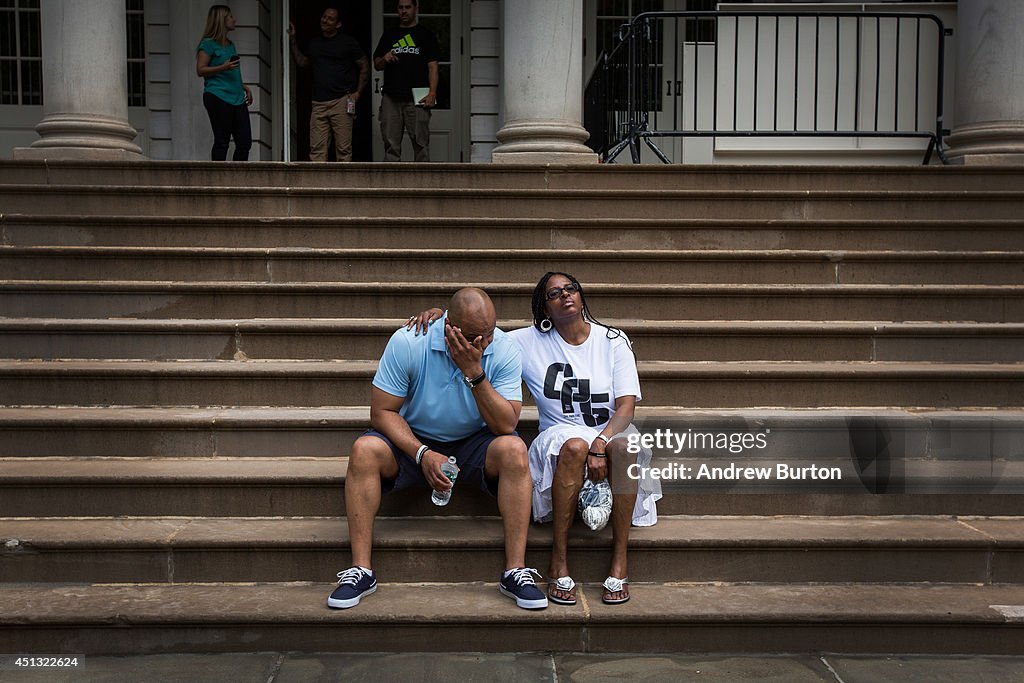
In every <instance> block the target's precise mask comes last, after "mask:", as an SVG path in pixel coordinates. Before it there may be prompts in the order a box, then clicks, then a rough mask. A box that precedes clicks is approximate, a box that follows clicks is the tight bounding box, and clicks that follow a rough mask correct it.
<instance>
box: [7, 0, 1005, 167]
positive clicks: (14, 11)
mask: <svg viewBox="0 0 1024 683" xmlns="http://www.w3.org/2000/svg"><path fill="white" fill-rule="evenodd" d="M210 4H211V3H210V2H208V1H205V0H204V1H202V2H200V1H197V0H5V1H4V2H0V40H2V43H3V45H2V49H0V96H2V97H0V122H2V123H0V157H12V156H13V157H16V158H91V159H96V158H109V159H131V158H150V159H167V160H203V159H208V158H209V150H210V146H211V144H212V133H211V131H210V125H209V122H208V120H207V116H206V112H205V110H204V109H203V107H202V87H203V83H202V80H201V79H200V78H198V77H197V76H196V75H195V49H196V46H197V45H198V43H199V38H200V34H201V33H202V30H203V26H204V24H205V19H206V13H207V9H208V7H209V5H210ZM331 4H332V3H330V2H324V1H307V0H235V1H234V2H231V3H230V5H231V7H232V10H233V12H234V14H235V16H236V18H237V20H238V27H237V29H236V30H235V31H234V32H233V33H232V34H231V38H232V40H233V41H234V42H235V44H236V45H237V47H238V51H239V53H240V54H241V55H242V62H241V68H242V74H243V78H244V80H245V81H246V83H247V84H248V85H249V86H250V88H251V89H252V90H253V94H254V102H253V104H252V106H251V107H250V117H251V122H252V130H253V148H252V151H251V153H250V159H251V160H263V161H291V160H301V159H303V158H304V154H305V139H304V138H305V127H304V123H305V118H306V117H307V116H308V113H307V112H308V95H304V94H303V74H302V73H300V72H298V71H297V70H296V68H295V67H294V65H293V64H292V63H291V61H290V59H289V56H288V52H287V39H286V33H285V29H286V26H287V24H288V21H289V20H293V21H295V22H296V25H297V28H298V29H299V32H300V36H301V35H303V34H305V35H307V36H308V35H312V32H315V31H316V30H317V28H316V23H315V20H316V18H318V17H319V14H320V12H321V11H322V9H323V7H325V6H330V5H331ZM339 4H340V9H341V15H342V18H343V21H344V22H345V24H344V30H345V31H347V32H348V33H350V34H352V35H353V36H354V37H356V38H357V40H359V41H360V42H361V43H362V44H363V46H364V49H365V50H367V51H372V49H373V47H374V45H375V44H376V40H377V38H378V37H379V36H380V34H381V32H382V31H383V28H384V26H385V24H386V22H388V21H391V20H393V18H394V12H395V9H394V4H395V3H394V2H393V1H392V0H372V1H371V0H366V1H365V2H347V3H339ZM694 9H699V10H707V9H718V10H722V11H726V10H748V11H749V10H757V11H765V12H771V11H778V12H793V11H801V12H814V11H821V12H837V11H841V12H879V11H884V12H893V11H899V12H926V13H932V14H935V15H937V16H938V17H939V18H940V19H941V21H942V22H943V25H944V26H945V28H946V29H947V33H949V34H950V35H945V36H942V37H941V40H943V41H944V47H945V53H944V69H943V101H944V103H945V108H944V116H943V119H942V128H944V129H945V131H946V132H947V134H948V135H947V137H946V139H945V142H946V150H945V151H946V156H947V158H948V159H949V160H950V161H951V162H952V163H1021V162H1022V161H1024V38H1021V36H1024V3H1021V2H1019V1H1018V0H961V1H960V2H959V3H932V2H917V3H910V2H882V3H867V4H865V3H857V4H843V3H834V2H821V3H815V4H809V3H800V4H797V3H777V4H753V3H729V4H726V3H719V4H717V5H713V4H711V3H708V2H706V1H704V2H698V1H696V0H689V1H687V0H558V1H557V2H555V1H552V0H472V1H470V0H420V22H421V23H422V24H425V25H427V26H428V27H429V28H431V29H432V30H434V31H435V33H436V34H437V35H438V36H439V38H440V40H441V43H442V60H441V67H442V91H443V93H442V97H441V104H440V105H439V107H438V108H437V110H436V111H435V112H434V115H433V118H432V141H431V160H432V161H438V162H479V163H489V162H497V163H503V162H519V163H596V162H597V160H598V155H597V154H595V153H594V151H593V150H592V149H590V148H589V147H587V146H586V145H585V144H584V143H585V142H586V141H587V138H588V133H587V130H586V129H585V128H584V125H583V122H584V111H583V109H584V90H585V87H586V84H587V82H588V81H589V80H590V79H591V77H592V75H593V73H594V71H595V66H596V65H597V59H598V53H599V52H600V49H601V48H606V47H608V46H609V45H611V44H612V42H613V41H612V38H611V36H610V35H609V33H610V32H611V31H614V30H615V28H616V27H617V26H619V25H620V24H621V23H623V22H624V21H626V20H628V17H630V16H632V15H635V14H637V13H639V12H645V11H661V10H668V11H672V10H680V11H685V10H694ZM728 21H729V20H727V19H722V20H719V22H718V24H717V25H718V30H717V32H716V33H715V35H714V36H712V37H711V38H710V39H709V38H708V37H707V36H701V35H699V34H693V35H690V34H689V33H686V34H684V32H683V31H682V30H679V29H674V30H675V31H676V33H673V32H672V31H673V29H670V28H664V29H659V31H665V32H668V33H667V34H666V33H659V37H658V41H660V42H659V43H658V44H659V45H665V46H668V47H666V50H667V49H671V50H672V51H673V53H672V54H668V53H667V52H666V54H665V56H664V60H663V62H662V63H659V65H658V69H659V71H658V74H659V76H664V75H665V73H664V72H663V71H662V70H661V69H663V68H664V69H667V68H668V64H669V63H670V61H671V60H673V59H675V60H678V59H682V61H683V62H684V63H686V60H687V59H693V58H694V57H696V60H697V64H698V66H696V67H695V70H694V72H693V76H694V78H692V79H690V78H689V77H687V78H676V81H677V84H676V86H674V87H673V85H672V78H671V77H670V78H669V79H668V81H667V85H666V89H665V93H664V96H665V97H666V98H675V99H676V100H678V102H681V103H685V102H687V101H690V100H691V98H692V101H693V102H694V103H695V104H694V105H693V107H692V108H691V109H690V110H687V109H686V105H685V104H677V103H669V102H668V101H667V100H666V102H664V103H663V102H658V103H655V104H651V105H649V106H650V107H651V108H654V109H658V110H662V108H663V107H667V106H669V105H670V104H671V106H673V107H677V110H676V111H678V112H679V113H678V115H677V121H676V124H675V126H674V127H675V128H678V127H679V125H680V124H679V121H684V122H685V121H687V117H689V119H688V120H689V121H690V123H689V124H688V125H690V126H691V127H696V128H700V127H701V126H702V124H701V121H702V120H707V117H708V116H711V117H712V118H713V119H714V120H716V121H718V118H717V117H718V114H717V113H716V112H717V103H718V101H719V100H720V99H721V98H722V94H721V93H722V92H725V91H726V90H727V86H728V81H729V79H734V80H733V82H734V83H736V84H737V85H736V86H735V87H736V90H737V92H739V91H740V90H741V87H740V85H739V84H740V80H738V77H737V76H736V73H739V72H742V73H745V74H746V75H745V76H744V78H746V79H747V80H748V81H749V84H747V85H744V86H743V88H742V91H743V92H746V90H747V89H752V90H753V91H754V92H757V91H758V90H759V91H760V93H761V96H760V98H761V100H763V99H764V96H765V93H770V94H771V95H772V98H773V100H774V104H773V105H771V106H772V112H771V114H770V115H769V118H773V119H774V120H776V123H777V120H778V119H780V118H781V119H783V120H789V119H792V120H793V121H794V123H795V122H796V121H797V120H798V119H799V118H800V117H801V116H804V115H805V114H802V113H801V112H802V111H805V110H806V107H807V105H806V104H805V103H806V102H808V101H810V100H811V99H812V98H811V96H810V95H809V93H804V92H802V91H801V90H800V88H801V87H803V86H799V85H796V84H792V83H790V81H792V80H793V79H790V78H788V76H786V74H788V73H789V72H790V70H792V72H793V73H794V74H800V73H801V69H804V70H805V71H806V70H807V69H811V70H812V71H814V72H815V73H814V83H815V88H816V89H817V88H820V89H821V90H822V91H828V92H832V91H836V92H837V93H838V92H839V91H840V90H842V91H844V92H845V91H846V90H848V89H849V88H850V87H853V86H850V84H849V83H847V82H844V81H843V79H844V78H845V77H844V76H843V73H844V72H843V71H842V66H841V64H845V63H849V62H850V61H853V58H851V57H850V56H849V55H848V54H847V53H846V52H845V51H844V50H851V49H854V48H852V47H850V46H851V45H856V50H857V52H856V55H857V57H856V59H857V60H860V59H861V52H860V50H861V47H862V46H863V47H864V49H865V53H868V52H870V50H868V47H870V40H871V38H870V36H869V35H868V34H865V35H863V36H862V35H861V34H860V33H859V32H858V34H857V36H856V38H855V39H853V40H851V39H849V38H848V37H847V35H846V31H847V29H846V28H843V27H841V26H840V25H839V23H838V20H836V23H835V27H834V30H833V29H832V28H829V27H831V26H832V25H831V24H828V21H829V20H828V19H821V20H819V21H817V23H816V25H817V28H818V32H817V33H814V32H812V31H810V29H801V28H798V27H797V22H794V23H790V24H786V23H784V22H783V20H781V19H779V20H776V21H775V23H772V20H770V19H769V20H766V22H767V23H765V24H764V25H763V26H761V25H759V26H758V28H757V29H755V32H754V34H752V35H753V36H754V38H753V40H750V39H748V38H747V37H745V34H743V33H742V32H741V30H740V29H739V27H738V25H736V26H734V29H735V30H734V31H733V32H732V33H731V34H729V33H728V31H726V30H724V29H723V27H724V26H728V23H727V22H728ZM732 21H734V22H738V21H739V20H735V19H734V20H732ZM799 21H800V22H803V23H801V24H800V26H804V25H808V26H809V23H808V22H810V21H811V19H801V20H799ZM868 23H870V22H868ZM823 24H824V25H825V27H826V30H825V31H821V30H820V29H821V26H822V25H823ZM667 26H668V25H667V24H666V27H667ZM676 26H678V24H676ZM892 26H893V27H894V28H893V29H888V28H886V29H884V31H887V32H892V31H895V32H896V33H897V34H899V32H900V31H901V30H902V31H903V38H902V42H900V40H901V39H900V37H899V36H897V38H896V42H895V43H894V45H896V47H895V48H888V47H887V48H885V49H882V47H881V44H882V38H881V35H882V32H883V29H878V32H877V33H876V37H875V38H874V40H875V41H876V43H877V44H876V45H875V46H874V49H875V50H876V55H877V56H876V57H875V58H874V59H875V62H873V63H872V64H873V65H874V67H873V68H875V69H876V72H877V73H878V74H882V73H883V72H885V73H888V71H887V69H888V67H889V64H890V63H895V64H899V63H900V62H901V61H903V62H906V61H907V60H908V59H909V57H908V56H907V54H909V53H908V50H910V49H911V48H909V47H908V45H911V43H913V42H916V43H918V44H920V42H921V41H922V39H920V38H918V37H917V36H916V34H914V35H912V34H911V31H910V30H909V29H903V28H901V26H902V24H899V22H896V23H894V24H892ZM801 30H803V31H804V33H803V35H804V38H803V39H802V40H803V44H804V46H805V47H804V48H802V49H797V50H796V51H793V52H792V54H791V56H790V57H789V58H788V59H789V62H786V61H785V60H786V59H787V58H786V57H785V56H783V57H782V58H778V54H779V46H784V45H788V44H790V43H792V42H793V41H794V39H795V40H796V42H797V43H800V41H801V38H800V37H799V36H798V35H796V34H798V33H799V32H800V31H801ZM677 33H678V35H677ZM810 35H814V36H815V38H814V43H815V49H816V50H818V52H815V54H819V53H820V54H824V55H826V56H828V55H831V56H830V57H829V58H830V59H832V60H833V61H835V62H836V64H837V66H836V70H835V76H834V77H832V80H829V76H828V75H827V73H825V72H822V73H821V74H820V75H819V74H818V71H819V68H818V67H817V66H815V65H813V64H812V65H810V66H807V65H804V66H801V62H808V63H810V60H811V59H812V57H810V56H809V55H810V52H809V50H810V47H807V46H808V45H810V44H811V41H810V39H809V38H808V36H810ZM833 35H834V36H835V38H834V39H833V38H831V36H833ZM887 40H888V37H887ZM923 40H924V41H925V42H927V41H928V40H930V39H929V38H927V37H926V38H924V39H923ZM829 41H833V42H835V41H839V42H840V43H841V44H842V45H845V46H846V47H840V45H835V44H831V43H830V42H829ZM886 44H887V45H888V43H886ZM901 46H902V47H901ZM766 50H767V51H771V50H774V54H775V56H776V60H775V61H772V60H770V59H769V60H766V61H765V60H762V61H761V62H760V63H761V64H765V63H768V62H770V63H771V67H770V68H768V69H766V68H763V67H761V66H757V64H754V65H753V66H752V67H750V68H747V64H746V62H747V61H749V60H752V59H757V58H759V56H760V55H761V54H762V53H764V52H765V51H766ZM829 50H831V52H829ZM723 54H727V55H731V57H730V59H731V60H732V61H731V64H732V66H731V67H730V69H731V71H729V72H728V76H726V71H725V69H724V66H723V65H724V64H725V62H726V60H724V59H723V58H722V57H721V55H723ZM931 54H934V51H932V53H931ZM658 59H661V58H660V57H659V58H658ZM814 59H816V58H814ZM914 59H918V58H917V57H915V58H914ZM780 60H781V61H780ZM858 63H859V62H858ZM925 66H926V69H925V73H930V72H928V71H927V69H928V68H931V69H934V68H936V67H937V65H935V64H931V65H927V64H926V65H925ZM741 67H743V68H741ZM698 71H699V72H701V75H702V76H703V75H706V76H707V77H702V78H696V76H697V75H698ZM705 71H706V72H707V73H706V74H704V72H705ZM893 73H895V79H896V80H897V83H896V87H895V88H893V89H892V92H893V93H894V94H893V95H892V96H891V97H889V99H890V100H892V101H888V100H886V96H885V95H884V94H878V92H879V90H880V88H879V87H878V83H881V82H883V81H884V78H885V76H882V75H879V76H877V77H876V80H875V83H876V85H875V94H874V95H872V94H871V92H870V88H864V92H861V87H860V85H861V81H860V80H858V81H857V84H856V90H857V93H858V94H857V96H856V97H857V98H859V99H858V101H857V103H856V107H857V111H858V112H861V111H866V110H867V108H868V104H870V105H871V106H872V107H874V108H875V110H882V111H883V112H884V111H888V110H889V109H892V108H894V107H895V108H897V109H898V108H899V107H900V106H901V105H900V99H901V97H903V96H902V95H901V94H900V93H902V92H904V90H906V89H907V88H909V87H910V85H909V81H910V80H911V79H910V78H909V77H908V76H906V75H903V74H906V73H908V72H907V71H906V69H905V68H904V69H902V70H901V68H900V67H899V66H897V67H896V68H895V70H894V71H893ZM780 74H782V77H781V78H780ZM379 78H380V74H379V73H378V72H374V73H372V74H371V88H370V89H371V90H372V91H374V97H373V98H372V101H370V100H369V99H368V100H367V101H365V103H364V104H363V108H362V109H361V110H360V111H359V116H358V124H357V127H356V160H362V161H375V160H380V159H381V158H382V156H383V152H382V149H381V145H380V135H379V130H378V128H377V121H376V110H377V106H378V102H379V100H378V98H379V95H377V94H376V90H377V88H378V87H379V85H380V82H379ZM858 78H859V77H858ZM901 78H902V79H903V81H902V85H900V83H899V79H901ZM917 80H921V79H920V78H919V77H918V78H917ZM924 81H926V82H925V84H924V87H925V89H926V92H925V94H924V95H923V96H922V95H918V96H917V97H918V99H923V100H930V98H932V95H933V94H934V93H932V94H929V92H928V91H927V88H929V87H931V88H932V90H934V80H933V79H932V78H931V77H930V76H929V77H927V78H925V79H924ZM865 82H866V81H865ZM748 85H749V88H748ZM915 85H916V86H917V88H918V90H920V89H921V87H920V86H921V84H920V83H917V84H915ZM688 88H689V89H688ZM787 88H789V90H787ZM839 97H840V96H839V95H837V98H839ZM304 98H305V100H306V101H305V102H304ZM872 98H873V99H872ZM813 99H814V101H815V104H814V111H813V113H812V114H810V116H812V117H815V118H817V117H818V116H819V114H821V115H822V116H824V118H835V119H836V120H837V121H838V120H839V118H840V112H839V106H840V105H839V104H838V103H836V104H835V105H834V112H832V113H829V111H828V110H827V105H821V106H819V105H818V103H817V97H816V96H815V97H814V98H813ZM741 100H742V98H741V97H740V96H739V95H736V96H735V98H734V101H735V102H736V103H737V104H736V105H735V106H737V107H739V109H740V110H743V107H744V106H746V107H747V109H746V110H743V111H746V113H747V114H749V115H750V119H751V122H752V124H751V125H752V127H754V128H757V127H758V126H759V125H760V123H759V117H762V118H763V117H764V116H765V113H764V112H763V111H761V110H760V109H759V107H760V106H761V105H758V104H756V103H755V102H754V100H751V101H750V102H749V103H746V104H744V102H743V101H741ZM761 100H758V101H761ZM861 100H863V105H862V103H861ZM869 100H870V102H869ZM837 102H838V100H837ZM787 103H791V104H787ZM304 105H305V107H307V108H304ZM709 107H712V108H714V109H715V112H711V113H709V112H708V111H705V110H707V109H708V108H709ZM904 109H905V110H906V107H904ZM702 111H703V112H704V113H701V112H702ZM687 112H688V113H687ZM822 112H824V114H822ZM734 114H735V111H734ZM745 115H746V114H743V115H742V116H739V118H743V116H745ZM833 115H834V116H833ZM858 115H859V114H858ZM898 116H899V115H898V114H897V118H898ZM905 116H906V115H905ZM918 116H919V118H921V119H922V120H927V118H928V113H927V112H924V113H923V114H918ZM702 117H703V119H702ZM876 117H877V115H876ZM734 118H735V117H734ZM694 122H696V124H695V126H694ZM718 125H721V124H720V123H719V124H718ZM739 127H740V126H739V124H738V123H737V124H736V125H735V128H737V129H738V128H739ZM657 144H658V146H659V147H660V148H662V149H664V150H665V152H666V156H667V157H668V158H670V160H671V161H673V162H676V163H721V162H725V163H844V162H846V163H860V164H874V163H920V161H921V152H922V150H923V148H924V146H925V144H926V142H925V141H923V140H921V139H918V138H913V139H909V138H884V137H882V138H865V137H858V136H850V137H846V138H815V137H800V136H783V137H757V136H749V137H747V136H712V135H703V136H696V137H686V136H683V137H674V138H670V139H663V140H661V141H658V142H657ZM410 158H411V157H410ZM617 161H619V162H627V163H628V161H629V155H628V154H625V155H620V157H619V158H617ZM641 161H643V162H659V160H658V159H657V158H656V157H655V156H653V155H652V154H651V152H650V150H648V151H645V152H644V153H643V155H642V157H641Z"/></svg>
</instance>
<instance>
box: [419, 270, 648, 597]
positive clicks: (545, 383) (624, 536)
mask: <svg viewBox="0 0 1024 683" xmlns="http://www.w3.org/2000/svg"><path fill="white" fill-rule="evenodd" d="M532 307H533V325H532V326H530V327H525V328H523V329H518V330H512V331H510V332H509V335H511V336H512V337H513V338H514V339H515V340H516V342H517V343H518V344H519V346H520V348H521V350H522V358H523V380H524V381H525V382H526V385H527V387H528V388H529V390H530V393H531V394H532V395H533V397H534V400H535V401H536V403H537V410H538V412H539V415H540V434H539V435H538V436H537V438H536V439H534V441H533V443H532V444H531V446H530V471H531V475H532V477H533V486H534V488H533V515H534V519H535V520H537V521H542V522H543V521H548V520H551V521H553V522H554V529H553V539H552V548H551V564H550V567H549V570H548V576H549V577H550V581H551V583H550V585H549V588H548V598H549V599H550V600H551V601H552V602H555V603H558V604H563V605H574V604H576V600H577V596H576V592H577V586H576V583H575V581H573V579H572V578H571V576H570V573H569V561H568V543H569V527H570V526H571V525H572V521H573V517H574V516H575V513H576V503H577V500H578V498H579V493H580V489H581V487H582V486H583V479H584V477H585V476H587V477H589V478H590V479H591V480H592V481H601V480H603V479H605V478H606V477H607V478H609V481H610V483H611V485H612V493H613V495H612V518H611V521H612V560H611V566H610V568H609V573H608V578H607V579H606V580H605V582H604V590H603V592H602V596H601V599H602V601H603V602H605V603H606V604H619V603H623V602H626V601H627V600H629V579H628V574H627V548H628V544H629V527H630V524H631V523H634V524H637V525H638V526H649V525H652V524H654V523H655V522H656V521H657V511H656V509H655V503H656V501H657V500H658V499H659V498H661V491H660V486H658V485H657V484H658V482H657V481H656V480H649V481H644V482H640V487H639V488H640V496H639V498H638V495H637V490H638V482H637V481H636V480H635V479H631V478H630V477H629V476H628V474H627V469H628V467H629V466H630V465H632V464H633V463H636V462H637V461H638V458H639V459H640V462H641V464H647V462H649V460H650V451H649V450H648V451H646V452H644V453H641V454H639V456H638V455H634V454H631V453H628V452H627V450H626V440H625V438H624V437H625V434H626V433H627V432H628V431H636V428H635V427H633V426H632V420H633V411H634V408H635V406H636V403H637V401H639V400H640V398H641V394H640V380H639V378H638V376H637V370H636V359H635V357H634V356H633V351H632V348H631V346H630V343H629V339H628V337H626V334H625V333H624V332H622V331H621V330H619V329H616V328H614V327H608V326H606V325H602V324H601V323H599V322H598V321H597V320H596V319H595V318H594V317H593V316H592V315H591V314H590V311H589V309H588V308H587V304H586V300H585V298H584V296H583V287H582V286H581V285H580V283H579V281H577V280H576V279H575V278H574V277H572V276H571V275H568V274H566V273H546V274H545V275H544V276H543V277H542V278H541V279H540V281H539V282H538V283H537V286H536V288H535V289H534V292H533V303H532ZM441 314H442V312H441V311H440V310H439V309H431V310H429V311H425V312H423V313H421V314H420V315H419V316H414V317H413V318H411V319H410V321H409V326H410V327H412V326H415V325H422V326H425V324H427V323H429V322H433V320H435V319H438V318H440V317H441Z"/></svg>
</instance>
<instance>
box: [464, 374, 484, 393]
mask: <svg viewBox="0 0 1024 683" xmlns="http://www.w3.org/2000/svg"><path fill="white" fill-rule="evenodd" d="M485 379H487V373H485V372H481V373H480V374H479V375H477V376H476V377H466V376H465V375H463V377H462V381H463V382H465V383H466V386H467V387H469V388H470V389H476V387H477V385H478V384H480V382H483V381H484V380H485Z"/></svg>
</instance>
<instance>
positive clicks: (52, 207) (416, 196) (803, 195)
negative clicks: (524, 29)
mask: <svg viewBox="0 0 1024 683" xmlns="http://www.w3.org/2000/svg"><path fill="white" fill-rule="evenodd" d="M635 187H636V186H633V187H632V188H628V189H610V190H593V189H559V190H545V189H486V188H480V187H458V188H434V187H422V186H416V187H406V188H404V189H402V191H401V192H396V191H395V190H394V189H393V188H379V187H370V188H367V187H360V188H323V187H303V188H295V187H282V186H277V187H274V186H270V187H255V186H249V187H237V186H233V185H229V186H219V187H206V186H204V187H200V188H197V187H193V186H188V185H181V186H173V185H143V184H140V183H138V182H137V181H136V182H135V183H133V184H128V185H63V184H62V185H53V186H47V185H32V184H0V204H2V205H3V206H5V207H6V210H7V211H10V212H12V213H30V212H37V211H38V207H39V206H40V205H45V206H47V207H48V210H49V211H50V212H52V213H60V214H66V213H76V212H77V213H79V214H82V215H105V214H108V213H110V210H111V206H112V205H116V206H117V208H118V209H119V212H120V213H124V214H132V215H136V216H138V217H140V218H144V217H150V216H184V215H202V216H209V217H221V216H233V215H237V210H238V209H237V207H239V206H246V207H247V209H246V210H247V211H249V212H252V213H253V214H254V215H256V216H289V217H291V216H308V217H326V216H334V215H337V213H338V206H341V205H343V206H344V207H345V211H346V213H349V214H351V215H361V216H394V215H400V216H416V215H423V216H435V217H487V216H514V215H526V216H532V217H538V218H568V217H574V218H598V217H606V216H616V215H618V216H620V217H621V216H622V215H623V214H627V215H629V216H635V217H637V218H664V217H679V218H685V217H689V216H704V217H706V218H728V219H750V218H765V217H771V218H778V219H794V218H801V219H812V220H831V219H841V218H848V217H849V216H850V214H851V212H853V213H856V214H857V215H858V216H860V217H861V218H862V219H864V220H873V219H888V218H893V217H894V216H898V217H902V218H906V219H909V220H935V219H940V218H941V219H947V218H954V219H955V218H961V219H965V218H970V217H972V216H975V215H984V216H986V217H987V218H989V219H1019V218H1020V206H1021V201H1022V199H1024V192H1022V191H1021V190H1020V189H1014V190H995V191H993V190H963V189H949V190H941V191H934V190H922V191H908V190H903V189H898V190H891V189H889V190H862V191H851V190H760V191H756V192H751V191H749V190H745V189H742V188H728V189H721V190H687V189H672V190H664V189H660V190H659V189H654V190H652V189H634V188H635ZM627 207H628V208H627Z"/></svg>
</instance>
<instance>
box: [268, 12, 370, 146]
mask: <svg viewBox="0 0 1024 683" xmlns="http://www.w3.org/2000/svg"><path fill="white" fill-rule="evenodd" d="M339 29H341V19H339V18H338V10H336V9H335V8H333V7H328V8H327V9H325V10H324V13H323V15H322V16H321V17H320V33H321V35H319V36H316V37H314V38H311V39H310V41H309V45H308V46H306V52H305V54H303V52H302V51H301V50H300V49H299V46H298V45H297V44H296V42H295V25H294V24H292V23H291V22H288V42H289V44H290V45H291V51H292V56H293V57H294V58H295V63H296V64H298V65H299V66H300V67H306V66H311V67H312V80H313V112H312V114H311V115H310V117H309V158H310V160H311V161H327V143H328V142H329V140H330V136H331V132H332V131H333V133H334V148H335V153H336V156H337V159H338V161H352V121H353V119H354V118H355V113H356V102H358V101H359V98H360V96H361V95H362V93H363V91H364V90H365V89H366V84H367V83H368V82H369V80H370V63H369V62H368V61H367V59H366V56H365V55H364V54H363V51H362V49H360V47H359V43H357V42H356V40H355V39H354V38H352V37H351V36H347V35H345V34H344V33H341V32H340V30H339Z"/></svg>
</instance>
